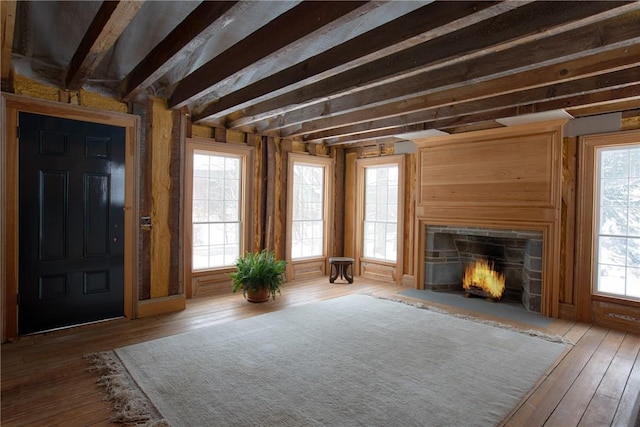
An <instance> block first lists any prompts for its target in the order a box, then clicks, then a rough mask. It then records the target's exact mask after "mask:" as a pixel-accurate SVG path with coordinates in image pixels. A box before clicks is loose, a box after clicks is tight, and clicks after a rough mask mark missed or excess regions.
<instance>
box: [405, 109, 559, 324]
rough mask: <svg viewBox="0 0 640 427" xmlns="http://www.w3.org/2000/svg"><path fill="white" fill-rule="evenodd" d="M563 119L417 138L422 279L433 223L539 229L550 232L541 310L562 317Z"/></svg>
mask: <svg viewBox="0 0 640 427" xmlns="http://www.w3.org/2000/svg"><path fill="white" fill-rule="evenodd" d="M564 123H565V121H564V120H562V121H553V122H545V123H535V124H529V125H522V126H513V127H507V128H500V129H491V130H485V131H478V132H468V133H464V134H458V135H449V136H442V137H436V138H428V139H424V140H417V141H416V145H417V181H418V193H417V200H416V211H415V212H416V214H415V221H414V226H415V234H414V238H415V242H417V251H416V253H415V256H416V258H415V261H414V265H415V266H416V273H417V274H416V276H415V278H416V283H415V286H416V288H418V289H423V287H424V278H425V271H424V268H425V267H424V264H425V263H424V257H425V227H426V226H427V225H428V224H433V225H449V226H460V227H483V228H495V229H512V230H534V231H539V232H541V233H542V238H543V254H542V258H543V266H544V267H543V274H542V275H543V285H542V302H541V314H543V315H545V316H549V317H558V307H559V288H560V239H561V234H560V232H561V230H560V226H561V185H562V173H561V172H562V164H561V162H562V125H563V124H564Z"/></svg>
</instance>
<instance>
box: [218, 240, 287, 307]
mask: <svg viewBox="0 0 640 427" xmlns="http://www.w3.org/2000/svg"><path fill="white" fill-rule="evenodd" d="M286 265H287V262H286V261H284V260H279V259H276V256H275V254H274V253H273V252H271V251H267V250H266V249H263V250H262V251H261V252H247V253H245V255H244V256H242V257H240V258H238V259H237V260H236V268H237V270H236V271H235V272H233V273H229V276H230V277H231V289H232V290H233V292H234V293H235V292H237V291H239V290H240V289H242V291H243V293H244V296H245V298H246V299H247V301H249V302H265V301H267V300H268V299H269V297H271V298H273V299H274V300H275V299H276V293H278V294H279V293H280V288H281V287H282V286H283V284H284V272H285V267H286Z"/></svg>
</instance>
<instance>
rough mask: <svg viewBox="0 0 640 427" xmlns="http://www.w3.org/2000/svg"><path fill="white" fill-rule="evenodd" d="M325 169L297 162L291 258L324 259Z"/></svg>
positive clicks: (294, 184) (294, 175)
mask: <svg viewBox="0 0 640 427" xmlns="http://www.w3.org/2000/svg"><path fill="white" fill-rule="evenodd" d="M324 173H325V168H324V167H323V166H315V165H306V164H300V163H296V162H294V165H293V192H292V193H293V194H292V201H291V203H292V221H291V259H300V258H309V257H321V256H324V247H325V245H324V230H325V218H324V216H325V206H324V195H325V185H324V181H325V174H324Z"/></svg>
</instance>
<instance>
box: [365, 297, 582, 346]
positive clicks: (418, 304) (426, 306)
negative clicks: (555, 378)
mask: <svg viewBox="0 0 640 427" xmlns="http://www.w3.org/2000/svg"><path fill="white" fill-rule="evenodd" d="M360 295H367V296H370V297H374V298H378V299H384V300H387V301H393V302H400V303H403V304H407V305H410V306H413V307H417V308H421V309H424V310H430V311H433V312H434V313H439V314H444V315H447V316H452V317H456V318H458V319H464V320H470V321H473V322H478V323H484V324H486V325H489V326H494V327H496V328H501V329H507V330H510V331H514V332H519V333H521V334H525V335H529V336H532V337H536V338H541V339H543V340H547V341H550V342H557V343H561V344H567V345H575V344H574V343H573V342H572V341H571V340H570V339H568V338H566V337H563V336H561V335H550V334H547V333H544V332H541V331H538V330H535V329H526V330H524V329H519V328H516V327H514V326H512V325H507V324H504V323H501V322H497V321H495V320H487V319H481V318H479V317H476V316H471V315H468V314H460V313H452V312H450V311H447V310H444V309H441V308H438V307H435V306H432V305H429V304H425V303H422V302H417V301H408V300H406V299H402V298H399V297H389V296H380V295H374V294H373V293H371V292H360Z"/></svg>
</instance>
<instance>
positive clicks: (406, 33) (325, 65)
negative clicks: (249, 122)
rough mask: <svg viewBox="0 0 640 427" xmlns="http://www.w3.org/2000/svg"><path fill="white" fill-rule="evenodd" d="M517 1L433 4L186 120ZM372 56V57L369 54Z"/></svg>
mask: <svg viewBox="0 0 640 427" xmlns="http://www.w3.org/2000/svg"><path fill="white" fill-rule="evenodd" d="M522 4H523V3H519V4H516V3H513V2H506V3H500V2H488V1H482V2H477V1H459V2H453V3H450V4H448V5H446V7H443V5H442V4H440V3H437V2H434V3H430V4H428V5H426V6H423V7H421V8H419V9H416V10H414V11H413V12H411V13H408V14H406V15H403V16H400V17H399V18H396V19H395V20H393V21H391V22H388V23H386V24H384V25H381V26H379V27H376V28H374V29H372V30H369V31H367V32H366V33H364V34H361V35H359V36H357V37H354V38H353V39H351V40H347V41H346V42H344V43H342V44H339V45H337V46H335V47H332V48H331V49H328V50H326V51H324V52H321V53H319V54H317V55H315V56H313V57H311V58H308V59H306V60H304V61H302V62H299V63H297V64H295V65H292V66H291V67H289V68H286V69H284V70H282V71H279V72H277V73H275V74H273V75H271V76H268V77H265V78H263V79H261V80H259V81H257V82H255V83H252V84H250V85H248V86H245V87H243V88H242V89H239V90H236V91H234V92H232V93H229V94H227V95H225V96H223V97H221V98H220V99H218V100H216V101H215V102H212V103H210V104H208V105H207V106H205V107H204V108H203V109H201V111H196V112H194V114H193V115H192V121H194V122H197V121H198V120H201V119H205V118H207V117H210V116H213V115H216V116H223V115H225V114H228V113H230V112H232V111H233V110H234V109H235V110H238V109H242V108H244V107H246V106H248V105H249V104H250V103H252V102H255V101H256V100H264V99H266V95H268V96H269V97H274V96H276V95H277V94H278V93H280V92H278V91H281V89H283V88H286V89H287V91H291V90H296V89H299V88H300V87H301V86H302V85H303V84H304V83H305V82H306V81H307V80H309V79H310V78H314V79H324V78H327V77H330V76H332V75H335V74H337V73H338V72H340V71H345V70H346V69H348V68H354V67H357V66H360V65H362V64H364V63H366V62H369V61H372V60H374V59H375V57H377V56H378V55H389V54H391V53H395V52H398V51H400V50H403V49H407V48H409V47H412V46H415V45H416V44H419V43H423V42H424V41H425V40H428V39H433V38H437V37H440V36H442V35H444V34H446V33H449V32H453V31H455V30H458V29H460V28H462V27H464V26H468V25H471V24H473V23H475V22H479V21H481V20H484V19H487V18H489V17H490V16H493V15H495V14H497V13H503V12H504V11H506V10H509V9H512V8H514V7H516V6H520V5H522ZM374 53H375V54H376V55H373V54H374Z"/></svg>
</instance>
